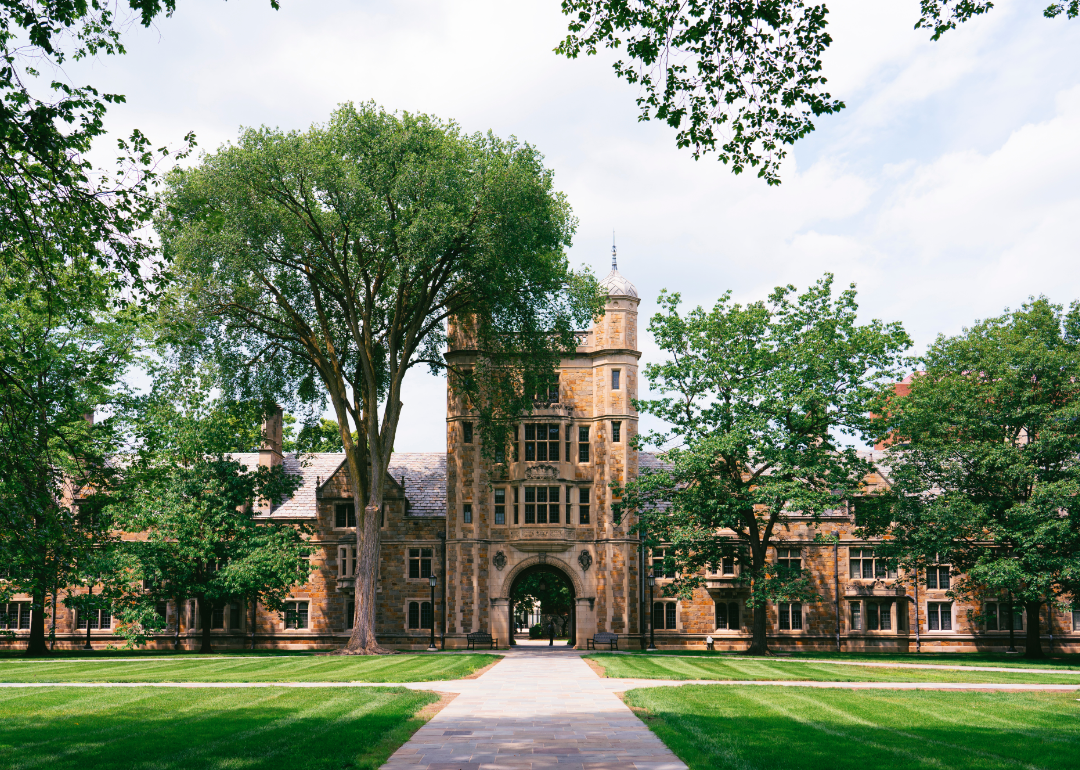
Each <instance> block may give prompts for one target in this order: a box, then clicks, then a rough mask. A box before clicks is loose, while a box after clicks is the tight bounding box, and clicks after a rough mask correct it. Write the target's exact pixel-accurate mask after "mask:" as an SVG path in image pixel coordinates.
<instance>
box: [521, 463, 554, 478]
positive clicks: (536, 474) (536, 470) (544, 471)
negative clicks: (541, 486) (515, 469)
mask: <svg viewBox="0 0 1080 770" xmlns="http://www.w3.org/2000/svg"><path fill="white" fill-rule="evenodd" d="M525 478H527V479H557V478H559V469H558V468H556V467H555V466H554V465H533V466H530V467H529V468H526V469H525Z"/></svg>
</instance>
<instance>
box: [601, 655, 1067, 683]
mask: <svg viewBox="0 0 1080 770" xmlns="http://www.w3.org/2000/svg"><path fill="white" fill-rule="evenodd" d="M589 659H591V660H593V661H595V662H596V663H598V664H600V665H601V666H603V667H604V671H605V672H606V673H607V675H608V676H609V677H615V678H618V679H729V680H730V679H734V680H745V681H751V680H780V679H784V680H800V681H805V680H809V681H815V682H973V683H1010V682H1025V683H1035V684H1076V685H1080V673H1076V674H1074V673H1068V672H1060V673H1053V672H1050V671H1048V672H1047V673H1045V674H1043V673H1039V674H1026V673H1022V672H1016V673H1013V672H1008V673H1006V672H996V671H947V670H946V671H937V670H932V669H931V670H927V669H918V668H915V669H911V668H907V669H905V668H877V667H871V666H845V665H842V664H839V665H838V664H833V663H802V662H788V661H772V660H767V659H763V658H738V657H723V658H704V657H681V658H680V657H674V656H666V655H648V656H646V655H613V654H611V653H598V654H596V655H590V656H589Z"/></svg>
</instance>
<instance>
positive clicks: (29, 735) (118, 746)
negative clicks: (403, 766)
mask: <svg viewBox="0 0 1080 770" xmlns="http://www.w3.org/2000/svg"><path fill="white" fill-rule="evenodd" d="M31 692H32V693H34V694H33V695H31V696H30V697H29V698H20V699H6V700H5V701H2V702H0V766H3V767H5V768H12V770H31V769H34V770H36V769H37V768H42V767H48V768H58V770H68V769H69V768H70V769H71V770H75V769H76V768H78V770H98V769H99V768H102V769H103V768H125V769H130V770H174V769H175V770H180V768H185V769H186V768H191V767H199V768H222V769H224V768H230V769H231V768H237V769H240V768H243V769H244V770H261V769H262V768H266V770H270V768H281V767H290V768H327V770H329V769H330V768H334V769H335V770H336V769H337V768H346V767H347V768H356V769H357V770H367V769H368V768H371V769H372V770H373V769H374V768H377V767H379V766H380V765H381V764H382V763H383V762H384V761H385V760H386V759H387V758H388V757H389V756H390V754H391V753H392V752H393V751H394V750H396V748H397V747H398V746H400V745H401V744H402V743H404V741H405V740H407V739H408V737H409V736H410V735H411V734H412V732H413V731H415V729H416V728H417V727H419V725H420V720H419V719H417V718H416V717H415V714H416V712H417V711H418V710H419V709H420V708H422V707H423V706H424V705H426V704H428V703H431V702H433V701H434V700H435V699H436V698H437V696H435V695H434V694H432V693H423V692H411V691H408V690H404V689H402V688H389V689H383V688H373V689H368V688H365V689H362V690H340V689H317V688H314V689H304V690H296V689H285V688H281V689H278V688H271V689H257V690H252V689H241V690H218V691H212V692H207V691H205V690H160V689H157V690H152V691H151V690H129V689H112V688H102V689H101V690H86V689H82V688H80V689H74V688H72V689H64V688H57V689H54V688H50V689H48V690H37V691H31ZM148 695H149V696H150V697H146V696H148ZM60 705H65V706H66V708H65V709H63V710H62V711H58V710H57V706H60Z"/></svg>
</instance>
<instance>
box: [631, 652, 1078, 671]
mask: <svg viewBox="0 0 1080 770" xmlns="http://www.w3.org/2000/svg"><path fill="white" fill-rule="evenodd" d="M626 654H629V655H649V656H652V655H659V656H666V657H700V658H746V656H745V655H743V654H742V653H736V652H708V651H706V650H656V651H653V652H641V651H637V650H632V651H630V652H629V653H626ZM773 658H774V659H781V660H793V659H794V660H798V659H800V658H802V659H813V660H830V661H837V662H840V661H845V660H850V661H858V662H861V663H924V664H930V665H935V666H995V667H1001V668H1053V669H1064V670H1074V671H1080V655H1056V656H1054V657H1053V658H1044V659H1042V660H1028V659H1027V658H1025V657H1024V656H1023V654H1022V653H1021V654H1020V655H1007V654H1004V653H996V652H922V653H914V652H911V653H903V652H791V653H789V652H783V653H778V654H777V655H775V656H773Z"/></svg>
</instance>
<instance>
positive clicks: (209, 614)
mask: <svg viewBox="0 0 1080 770" xmlns="http://www.w3.org/2000/svg"><path fill="white" fill-rule="evenodd" d="M213 614H214V605H213V603H212V602H208V601H205V600H203V599H199V619H200V620H201V621H202V646H201V647H200V648H199V652H213V651H214V648H213V645H211V644H210V621H211V620H212V619H213Z"/></svg>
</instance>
